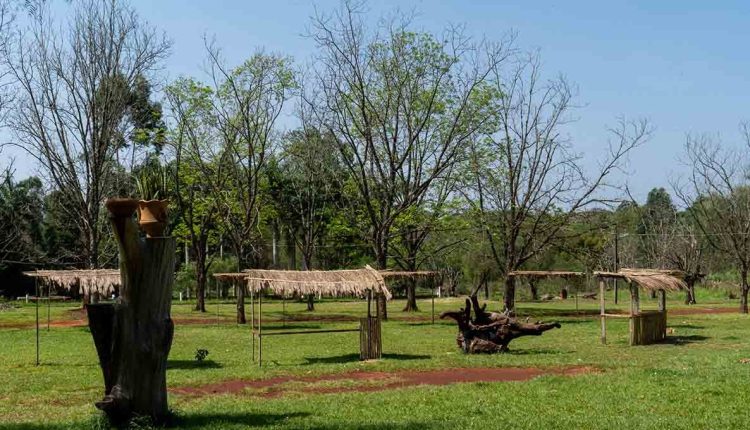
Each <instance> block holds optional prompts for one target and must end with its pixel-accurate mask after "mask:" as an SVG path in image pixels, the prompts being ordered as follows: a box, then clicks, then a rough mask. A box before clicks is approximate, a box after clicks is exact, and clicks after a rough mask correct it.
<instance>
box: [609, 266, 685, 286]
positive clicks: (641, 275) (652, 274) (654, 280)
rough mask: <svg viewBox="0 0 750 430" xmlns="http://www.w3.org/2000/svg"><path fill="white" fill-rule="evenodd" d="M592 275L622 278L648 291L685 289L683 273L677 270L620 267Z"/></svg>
mask: <svg viewBox="0 0 750 430" xmlns="http://www.w3.org/2000/svg"><path fill="white" fill-rule="evenodd" d="M594 276H597V277H599V278H609V279H624V280H625V281H627V282H632V283H634V284H636V285H638V286H639V287H641V288H643V289H644V290H649V291H651V290H656V291H658V290H665V291H679V290H685V289H687V284H686V283H685V273H684V272H682V271H679V270H662V269H620V271H619V272H594Z"/></svg>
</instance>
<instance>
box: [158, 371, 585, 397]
mask: <svg viewBox="0 0 750 430" xmlns="http://www.w3.org/2000/svg"><path fill="white" fill-rule="evenodd" d="M595 371H596V369H594V368H591V367H587V366H572V367H559V368H551V369H549V368H547V369H540V368H534V367H524V368H521V367H506V368H454V369H439V370H426V371H407V370H404V371H397V372H366V371H355V372H348V373H337V374H330V375H323V376H318V377H297V376H280V377H276V378H270V379H257V380H230V381H223V382H217V383H214V384H207V385H202V386H198V387H178V388H172V389H171V390H170V391H171V392H173V393H176V394H182V395H187V396H206V395H212V394H239V393H250V394H252V395H255V396H257V397H266V398H271V397H280V396H283V395H285V394H289V393H309V394H325V393H342V392H372V391H383V390H391V389H395V388H404V387H413V386H418V385H449V384H458V383H465V382H510V381H528V380H530V379H533V378H536V377H538V376H542V375H565V376H572V375H579V374H583V373H591V372H595ZM379 381H380V382H382V383H379ZM341 382H346V383H345V384H343V385H342V384H341ZM351 382H355V383H353V384H352V383H351ZM290 385H291V386H292V389H290V388H289V387H290Z"/></svg>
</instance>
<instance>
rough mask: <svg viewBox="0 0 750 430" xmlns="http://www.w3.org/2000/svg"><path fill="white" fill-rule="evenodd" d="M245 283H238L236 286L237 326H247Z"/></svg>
mask: <svg viewBox="0 0 750 430" xmlns="http://www.w3.org/2000/svg"><path fill="white" fill-rule="evenodd" d="M246 287H247V283H245V282H240V284H239V285H238V286H237V324H247V319H246V318H245V288H246Z"/></svg>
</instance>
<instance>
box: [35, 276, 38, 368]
mask: <svg viewBox="0 0 750 430" xmlns="http://www.w3.org/2000/svg"><path fill="white" fill-rule="evenodd" d="M38 279H39V278H36V277H35V278H34V290H35V291H36V292H35V293H34V294H36V365H37V366H39V281H38Z"/></svg>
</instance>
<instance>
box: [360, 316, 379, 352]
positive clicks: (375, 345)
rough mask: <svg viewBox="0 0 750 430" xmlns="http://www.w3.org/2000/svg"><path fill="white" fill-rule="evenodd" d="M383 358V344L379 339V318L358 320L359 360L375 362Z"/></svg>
mask: <svg viewBox="0 0 750 430" xmlns="http://www.w3.org/2000/svg"><path fill="white" fill-rule="evenodd" d="M382 356H383V342H382V339H381V338H380V318H377V317H365V318H360V319H359V359H360V360H377V359H380V358H381V357H382Z"/></svg>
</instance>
